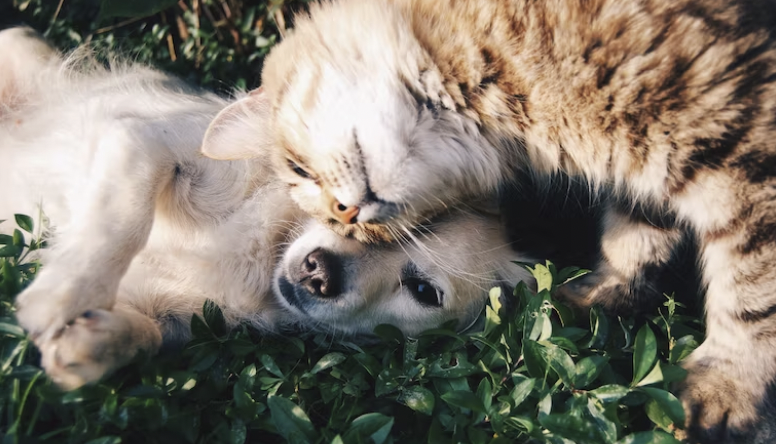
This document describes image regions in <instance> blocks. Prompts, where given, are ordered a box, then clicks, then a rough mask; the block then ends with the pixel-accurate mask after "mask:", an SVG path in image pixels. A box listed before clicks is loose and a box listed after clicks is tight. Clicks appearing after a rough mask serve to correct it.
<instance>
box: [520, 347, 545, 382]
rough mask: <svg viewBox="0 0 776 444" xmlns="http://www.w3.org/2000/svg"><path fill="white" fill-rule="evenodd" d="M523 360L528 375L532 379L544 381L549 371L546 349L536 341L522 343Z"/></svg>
mask: <svg viewBox="0 0 776 444" xmlns="http://www.w3.org/2000/svg"><path fill="white" fill-rule="evenodd" d="M523 359H524V360H525V366H526V367H527V368H528V374H529V375H531V376H532V377H534V378H540V379H544V377H545V375H546V374H547V371H548V370H549V363H548V359H547V347H544V346H543V345H541V344H539V343H538V342H536V341H531V340H528V339H526V340H525V341H523Z"/></svg>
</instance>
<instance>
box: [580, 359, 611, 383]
mask: <svg viewBox="0 0 776 444" xmlns="http://www.w3.org/2000/svg"><path fill="white" fill-rule="evenodd" d="M608 363H609V358H607V357H605V356H597V355H594V356H588V357H586V358H582V359H580V360H579V362H577V364H576V366H575V367H574V387H575V388H578V389H581V388H585V387H587V386H588V385H590V384H591V383H592V382H593V381H595V378H597V377H598V375H600V374H601V372H602V371H603V369H604V367H605V366H606V365H607V364H608Z"/></svg>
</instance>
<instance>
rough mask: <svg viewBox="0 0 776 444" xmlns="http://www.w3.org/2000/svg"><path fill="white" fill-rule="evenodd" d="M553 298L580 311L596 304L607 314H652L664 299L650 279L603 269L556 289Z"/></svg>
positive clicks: (657, 285)
mask: <svg viewBox="0 0 776 444" xmlns="http://www.w3.org/2000/svg"><path fill="white" fill-rule="evenodd" d="M556 296H557V297H558V298H559V299H561V300H562V301H564V302H567V303H569V304H571V305H573V306H577V307H581V308H589V307H591V306H593V305H598V306H601V307H603V308H604V310H606V311H607V312H609V313H616V314H623V313H629V314H632V313H634V312H644V311H648V312H651V311H652V310H653V309H654V307H655V305H656V304H657V303H658V301H661V300H663V292H662V291H661V287H660V285H659V284H658V283H657V282H655V281H654V279H649V276H646V275H643V274H636V275H635V276H624V275H623V274H621V273H618V272H616V271H612V270H611V269H607V268H602V269H598V270H596V271H594V272H592V273H588V274H586V275H584V276H582V277H580V278H578V279H575V280H573V281H571V282H569V283H567V284H565V285H562V286H561V287H560V288H558V290H557V293H556Z"/></svg>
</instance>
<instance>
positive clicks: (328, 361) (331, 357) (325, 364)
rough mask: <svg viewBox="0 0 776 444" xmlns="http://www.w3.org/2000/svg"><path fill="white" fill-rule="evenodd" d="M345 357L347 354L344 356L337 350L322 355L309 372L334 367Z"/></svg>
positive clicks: (313, 372)
mask: <svg viewBox="0 0 776 444" xmlns="http://www.w3.org/2000/svg"><path fill="white" fill-rule="evenodd" d="M345 359H347V356H345V355H344V354H342V353H339V352H332V353H328V354H326V355H324V356H323V357H322V358H321V359H319V360H318V362H316V363H315V365H314V366H313V369H312V370H310V373H312V374H313V375H314V374H316V373H318V372H320V371H322V370H326V369H327V368H331V367H334V366H335V365H337V364H340V363H342V362H344V361H345Z"/></svg>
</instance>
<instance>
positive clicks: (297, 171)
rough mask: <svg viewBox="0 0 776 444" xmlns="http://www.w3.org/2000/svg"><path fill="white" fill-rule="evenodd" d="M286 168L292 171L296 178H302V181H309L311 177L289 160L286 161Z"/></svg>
mask: <svg viewBox="0 0 776 444" xmlns="http://www.w3.org/2000/svg"><path fill="white" fill-rule="evenodd" d="M288 167H289V168H290V169H291V171H293V172H294V173H295V174H296V175H297V176H299V177H301V178H303V179H311V178H312V176H311V175H310V173H308V172H307V171H306V170H305V169H304V168H302V167H300V166H299V164H297V163H296V162H294V161H293V160H291V159H288Z"/></svg>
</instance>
